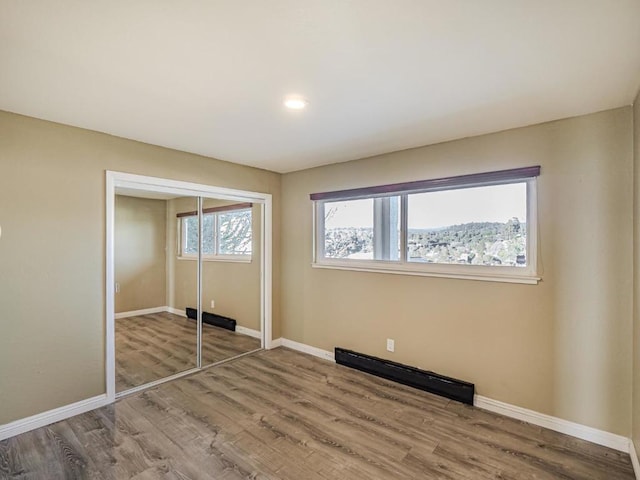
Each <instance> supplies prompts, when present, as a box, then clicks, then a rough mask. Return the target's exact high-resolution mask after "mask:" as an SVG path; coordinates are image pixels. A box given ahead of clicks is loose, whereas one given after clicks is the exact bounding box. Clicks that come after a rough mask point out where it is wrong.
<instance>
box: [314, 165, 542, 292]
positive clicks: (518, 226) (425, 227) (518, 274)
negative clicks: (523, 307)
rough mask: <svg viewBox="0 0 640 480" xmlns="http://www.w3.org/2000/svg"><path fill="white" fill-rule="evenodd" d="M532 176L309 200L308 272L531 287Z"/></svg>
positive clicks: (501, 175)
mask: <svg viewBox="0 0 640 480" xmlns="http://www.w3.org/2000/svg"><path fill="white" fill-rule="evenodd" d="M539 170H540V167H529V168H524V169H514V170H504V171H500V172H490V173H484V174H474V175H465V176H461V177H450V178H445V179H437V180H424V181H418V182H411V183H404V184H396V185H384V186H378V187H369V188H362V189H354V190H345V191H340V192H327V193H319V194H313V195H311V199H312V200H314V201H315V215H316V225H315V227H316V234H315V238H316V248H315V250H316V251H315V261H314V266H315V267H322V268H342V269H360V270H367V271H371V270H373V271H390V272H393V273H408V274H414V275H432V276H446V277H457V278H471V279H478V280H499V281H510V282H521V283H536V282H537V281H538V280H539V279H538V278H537V277H535V275H536V211H535V210H536V209H535V195H536V192H535V185H536V183H535V182H536V177H537V176H538V175H539Z"/></svg>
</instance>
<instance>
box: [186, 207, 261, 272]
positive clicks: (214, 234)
mask: <svg viewBox="0 0 640 480" xmlns="http://www.w3.org/2000/svg"><path fill="white" fill-rule="evenodd" d="M202 212H203V213H202V233H203V237H202V257H203V259H205V260H221V261H251V255H252V251H253V231H252V227H251V224H252V205H251V204H247V203H243V204H237V205H225V206H222V207H213V208H205V209H203V211H202ZM178 220H179V227H180V253H179V256H180V257H181V258H197V256H198V215H197V212H186V213H179V214H178Z"/></svg>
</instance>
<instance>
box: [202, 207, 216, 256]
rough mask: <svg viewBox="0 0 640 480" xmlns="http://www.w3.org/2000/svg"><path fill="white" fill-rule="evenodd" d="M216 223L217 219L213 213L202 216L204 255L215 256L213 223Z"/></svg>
mask: <svg viewBox="0 0 640 480" xmlns="http://www.w3.org/2000/svg"><path fill="white" fill-rule="evenodd" d="M214 221H215V217H214V215H213V213H204V214H202V233H203V239H202V254H203V255H213V254H214V253H215V252H214V249H213V222H214Z"/></svg>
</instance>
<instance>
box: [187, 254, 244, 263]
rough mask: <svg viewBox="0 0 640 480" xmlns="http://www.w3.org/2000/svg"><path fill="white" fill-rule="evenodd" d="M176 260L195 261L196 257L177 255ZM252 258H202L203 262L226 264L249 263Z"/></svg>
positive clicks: (223, 256) (226, 256)
mask: <svg viewBox="0 0 640 480" xmlns="http://www.w3.org/2000/svg"><path fill="white" fill-rule="evenodd" d="M177 258H178V260H189V261H194V262H195V261H197V260H198V257H185V256H180V255H178V257H177ZM251 260H252V258H251V257H250V256H244V255H242V256H232V255H217V256H215V257H202V261H203V262H228V263H251Z"/></svg>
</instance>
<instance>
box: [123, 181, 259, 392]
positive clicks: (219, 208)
mask: <svg viewBox="0 0 640 480" xmlns="http://www.w3.org/2000/svg"><path fill="white" fill-rule="evenodd" d="M181 191H182V189H177V188H167V189H166V190H163V189H162V188H160V187H158V186H157V185H156V186H153V187H150V189H149V190H145V189H144V188H143V187H131V186H129V185H125V186H118V185H116V186H115V196H114V204H113V205H114V210H113V213H114V222H113V243H114V248H113V252H114V253H113V268H114V280H115V282H114V283H115V288H114V312H115V314H114V325H115V332H114V339H115V394H116V395H121V394H123V393H130V392H133V391H137V390H140V389H141V388H146V387H148V386H150V385H154V384H157V383H160V382H162V381H166V380H167V379H171V378H172V377H178V376H181V375H183V374H185V373H190V372H192V371H197V369H199V368H202V367H206V366H209V365H212V364H216V363H219V362H223V361H226V360H229V359H231V358H234V357H237V356H239V355H243V354H246V353H249V352H252V351H255V350H258V349H260V348H262V346H263V332H262V322H263V304H262V301H263V290H262V289H263V282H262V278H263V277H262V271H263V268H262V267H263V264H262V255H263V253H262V250H263V249H262V245H263V243H262V239H261V235H262V232H263V230H264V229H263V225H262V222H263V208H264V207H263V205H262V204H260V203H251V202H246V201H243V200H242V199H240V200H238V199H235V200H234V199H230V198H215V197H204V196H202V195H197V196H196V195H188V194H186V195H185V194H181V193H178V192H181ZM231 198H233V197H231Z"/></svg>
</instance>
